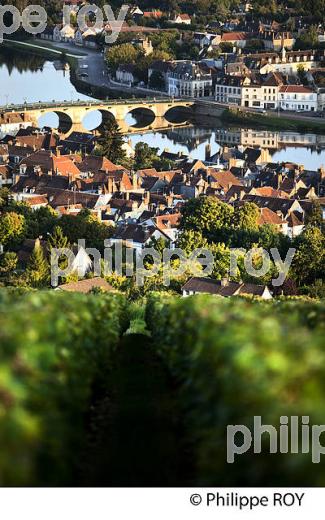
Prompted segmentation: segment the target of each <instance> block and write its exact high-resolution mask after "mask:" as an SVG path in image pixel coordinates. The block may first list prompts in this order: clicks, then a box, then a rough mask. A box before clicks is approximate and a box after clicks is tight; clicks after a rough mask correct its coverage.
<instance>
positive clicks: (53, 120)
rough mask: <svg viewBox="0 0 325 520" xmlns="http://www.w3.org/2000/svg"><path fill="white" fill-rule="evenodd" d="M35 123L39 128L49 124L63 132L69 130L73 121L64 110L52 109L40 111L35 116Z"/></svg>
mask: <svg viewBox="0 0 325 520" xmlns="http://www.w3.org/2000/svg"><path fill="white" fill-rule="evenodd" d="M37 124H38V126H39V127H40V128H43V127H44V126H49V127H50V128H55V129H57V130H58V131H59V132H62V133H63V134H64V133H68V132H69V131H70V130H71V128H72V125H73V121H72V119H71V117H70V116H69V114H67V113H66V112H62V111H60V110H55V109H53V110H47V111H44V112H41V113H40V114H39V116H38V118H37Z"/></svg>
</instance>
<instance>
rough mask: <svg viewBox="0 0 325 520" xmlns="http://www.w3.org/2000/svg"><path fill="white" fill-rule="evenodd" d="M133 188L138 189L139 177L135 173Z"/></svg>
mask: <svg viewBox="0 0 325 520" xmlns="http://www.w3.org/2000/svg"><path fill="white" fill-rule="evenodd" d="M132 186H133V189H134V190H136V189H137V188H138V177H137V174H136V173H135V172H134V173H133V174H132Z"/></svg>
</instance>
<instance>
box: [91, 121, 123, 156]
mask: <svg viewBox="0 0 325 520" xmlns="http://www.w3.org/2000/svg"><path fill="white" fill-rule="evenodd" d="M97 143H98V144H97V148H96V152H97V153H98V154H99V155H102V156H104V157H108V159H109V160H110V161H112V162H113V163H114V164H121V163H123V161H125V159H126V154H125V150H124V149H123V145H124V140H123V135H122V133H121V131H120V128H119V126H118V124H117V122H116V121H115V119H108V120H107V121H106V122H105V124H104V126H103V128H102V131H101V135H100V136H99V137H98V139H97Z"/></svg>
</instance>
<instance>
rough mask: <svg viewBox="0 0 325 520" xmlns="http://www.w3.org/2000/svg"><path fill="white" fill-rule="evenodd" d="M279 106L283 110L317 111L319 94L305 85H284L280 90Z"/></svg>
mask: <svg viewBox="0 0 325 520" xmlns="http://www.w3.org/2000/svg"><path fill="white" fill-rule="evenodd" d="M279 106H280V108H282V109H283V110H293V111H297V110H304V111H310V112H316V111H317V92H315V91H314V90H312V89H311V88H308V87H304V86H303V85H284V86H282V87H280V89H279Z"/></svg>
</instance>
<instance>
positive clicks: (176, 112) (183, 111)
mask: <svg viewBox="0 0 325 520" xmlns="http://www.w3.org/2000/svg"><path fill="white" fill-rule="evenodd" d="M164 118H165V119H166V121H168V123H172V124H182V123H187V122H189V121H190V120H191V119H192V118H193V111H192V107H187V106H182V105H175V106H172V107H170V108H168V110H166V112H165V114H164Z"/></svg>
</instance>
